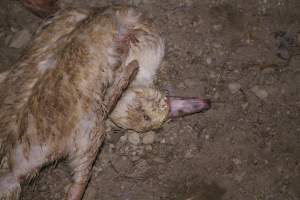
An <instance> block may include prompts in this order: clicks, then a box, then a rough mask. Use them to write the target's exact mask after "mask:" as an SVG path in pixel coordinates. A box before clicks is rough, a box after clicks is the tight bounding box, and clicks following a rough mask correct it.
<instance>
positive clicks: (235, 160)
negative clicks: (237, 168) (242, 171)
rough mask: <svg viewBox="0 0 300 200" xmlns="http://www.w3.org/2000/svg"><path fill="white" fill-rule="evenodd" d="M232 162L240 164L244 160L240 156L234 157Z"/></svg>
mask: <svg viewBox="0 0 300 200" xmlns="http://www.w3.org/2000/svg"><path fill="white" fill-rule="evenodd" d="M232 162H233V163H234V164H235V165H240V164H242V161H241V160H240V159H238V158H233V159H232Z"/></svg>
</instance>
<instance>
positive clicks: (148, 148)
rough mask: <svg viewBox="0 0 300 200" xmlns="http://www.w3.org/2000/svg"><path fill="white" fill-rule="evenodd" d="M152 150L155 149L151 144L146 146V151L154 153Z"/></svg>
mask: <svg viewBox="0 0 300 200" xmlns="http://www.w3.org/2000/svg"><path fill="white" fill-rule="evenodd" d="M152 149H153V148H152V146H151V144H148V145H146V146H145V150H146V151H148V152H149V151H152Z"/></svg>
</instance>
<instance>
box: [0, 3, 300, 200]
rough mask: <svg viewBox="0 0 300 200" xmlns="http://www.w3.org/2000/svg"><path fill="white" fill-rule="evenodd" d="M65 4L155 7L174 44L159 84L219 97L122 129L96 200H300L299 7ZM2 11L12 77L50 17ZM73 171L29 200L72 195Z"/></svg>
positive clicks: (4, 62) (32, 189)
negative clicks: (139, 129)
mask: <svg viewBox="0 0 300 200" xmlns="http://www.w3.org/2000/svg"><path fill="white" fill-rule="evenodd" d="M61 1H62V3H64V5H72V6H86V5H87V4H88V5H90V6H107V5H111V4H114V3H128V4H130V5H135V6H137V7H139V8H140V9H141V10H143V11H145V12H147V13H148V15H149V16H150V17H151V18H153V20H154V21H155V23H156V24H157V25H158V27H160V29H161V31H162V32H163V34H164V35H165V38H166V41H167V53H166V57H165V60H164V63H163V67H162V69H161V72H160V74H159V80H158V83H159V85H160V86H161V87H162V89H168V91H169V92H170V93H172V95H186V96H203V97H207V98H211V99H212V100H213V108H212V109H211V110H210V111H208V112H206V113H204V114H195V115H192V116H188V117H185V118H180V119H175V120H173V121H172V122H169V123H167V124H165V126H164V127H163V128H162V129H160V130H158V131H156V132H150V133H147V134H145V135H136V134H135V133H133V132H126V131H122V130H112V131H111V133H110V134H109V137H108V138H107V139H106V141H105V144H104V146H103V148H102V151H101V153H100V155H99V156H98V159H97V161H96V163H95V166H94V168H93V177H92V179H91V181H90V184H89V187H88V189H87V192H86V195H85V197H84V199H85V200H92V199H105V200H141V199H142V200H164V199H165V200H169V199H171V200H173V199H174V200H206V199H209V200H219V199H223V200H234V199H243V200H248V199H249V200H253V199H256V200H282V199H288V200H297V199H300V192H299V188H300V167H299V166H300V165H299V160H300V153H299V152H300V145H299V143H300V138H299V136H300V68H299V66H300V56H299V53H300V52H299V48H298V47H299V43H300V24H299V19H300V12H299V10H300V3H299V1H298V0H286V1H283V0H272V1H271V0H249V1H247V2H245V1H238V0H202V1H197V0H172V1H167V0H165V1H153V0H147V1H146V0H130V1H125V0H124V1H123V0H122V1H114V0H111V1H109V0H103V1H98V0H90V1H84V0H61ZM0 7H1V8H3V9H0V52H1V53H0V56H1V57H0V58H1V60H0V71H4V70H6V69H9V68H10V67H11V66H12V64H13V63H14V62H16V61H17V59H18V57H19V56H20V55H21V52H22V51H23V50H24V48H26V45H24V43H25V42H26V40H27V41H30V37H31V35H32V34H33V33H34V31H35V30H36V29H37V27H38V24H39V23H40V22H41V20H40V19H39V18H37V17H35V16H33V15H32V14H31V13H30V12H28V11H27V10H25V9H24V8H23V7H22V5H21V3H20V2H19V1H11V0H2V1H0ZM278 33H287V34H288V35H292V37H293V42H292V44H291V45H290V43H288V44H289V46H288V48H286V49H285V51H284V52H283V53H284V54H283V55H288V57H284V56H278V53H282V51H279V49H278V48H279V45H278V37H275V36H276V35H277V36H278ZM24 41H25V42H24ZM286 51H287V52H288V54H286ZM146 137H147V138H146ZM145 141H146V142H145ZM69 176H70V175H69V173H68V168H67V166H65V165H64V164H59V165H58V166H57V168H54V167H50V168H47V169H44V170H43V171H42V172H41V174H40V176H39V177H38V178H37V179H36V180H35V181H33V182H32V183H30V184H29V185H24V187H23V193H22V199H24V200H26V199H31V200H35V199H36V200H41V199H61V198H62V197H63V194H64V192H65V190H66V189H67V185H68V183H69V180H70V179H69Z"/></svg>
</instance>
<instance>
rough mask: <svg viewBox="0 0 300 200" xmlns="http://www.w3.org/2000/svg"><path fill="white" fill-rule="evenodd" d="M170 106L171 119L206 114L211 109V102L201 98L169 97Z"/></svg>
mask: <svg viewBox="0 0 300 200" xmlns="http://www.w3.org/2000/svg"><path fill="white" fill-rule="evenodd" d="M168 104H169V108H170V112H169V118H175V117H181V116H185V115H191V114H194V113H199V112H205V111H207V110H209V109H210V107H211V102H210V100H208V99H200V98H184V97H168Z"/></svg>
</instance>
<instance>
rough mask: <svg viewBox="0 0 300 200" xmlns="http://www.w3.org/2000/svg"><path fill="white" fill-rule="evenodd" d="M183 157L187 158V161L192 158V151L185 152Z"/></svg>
mask: <svg viewBox="0 0 300 200" xmlns="http://www.w3.org/2000/svg"><path fill="white" fill-rule="evenodd" d="M184 157H185V158H187V159H190V158H192V157H193V153H192V151H191V150H188V151H186V152H185V154H184Z"/></svg>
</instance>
